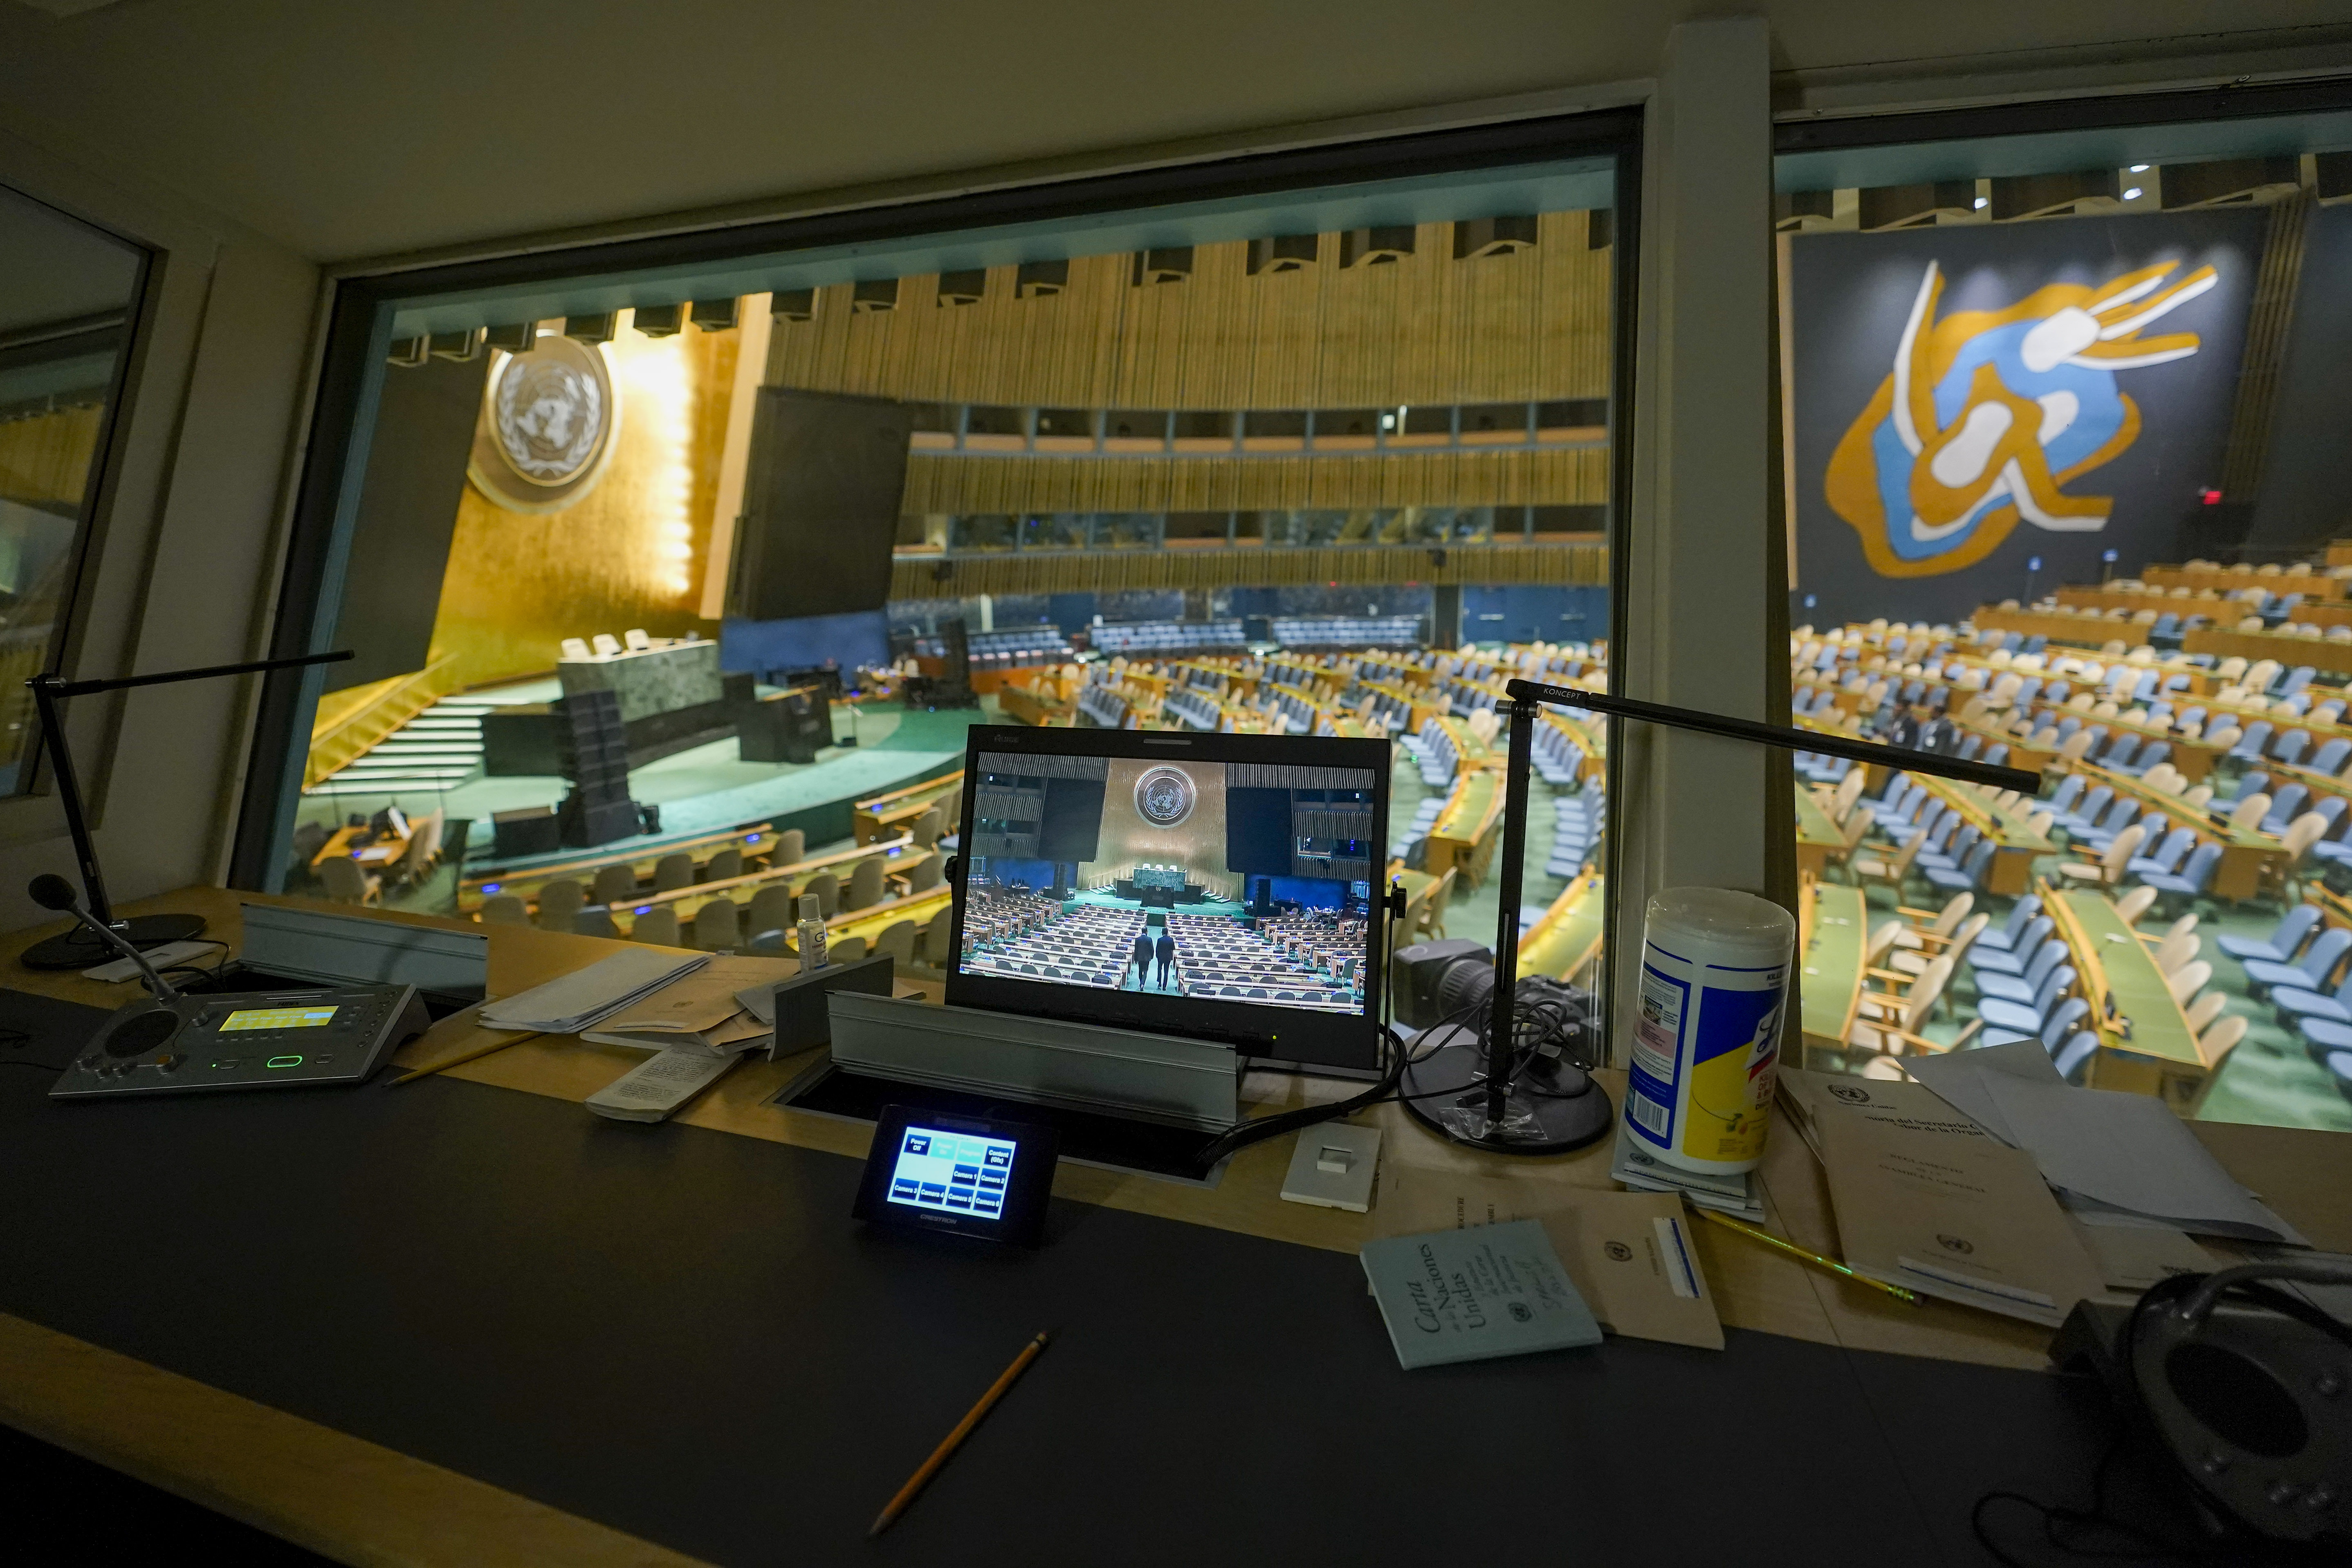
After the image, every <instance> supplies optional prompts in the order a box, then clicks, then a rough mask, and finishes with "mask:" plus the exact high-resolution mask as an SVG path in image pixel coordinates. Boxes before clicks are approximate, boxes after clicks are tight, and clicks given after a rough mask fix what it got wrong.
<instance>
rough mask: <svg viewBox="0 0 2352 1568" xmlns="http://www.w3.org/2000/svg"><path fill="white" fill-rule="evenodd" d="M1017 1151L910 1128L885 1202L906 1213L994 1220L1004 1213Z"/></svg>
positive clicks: (1008, 1144) (966, 1136) (1002, 1141)
mask: <svg viewBox="0 0 2352 1568" xmlns="http://www.w3.org/2000/svg"><path fill="white" fill-rule="evenodd" d="M1019 1147H1020V1145H1018V1144H1016V1143H1014V1142H1013V1141H1012V1140H1011V1139H1009V1138H978V1137H974V1136H973V1135H972V1134H971V1133H969V1132H942V1131H939V1130H938V1129H937V1128H932V1127H909V1128H908V1129H907V1131H906V1132H905V1134H904V1135H903V1136H902V1137H901V1139H900V1141H899V1143H898V1164H897V1165H896V1166H895V1167H893V1168H892V1170H891V1172H890V1192H889V1201H890V1202H892V1203H894V1204H903V1205H906V1206H907V1207H908V1208H922V1209H938V1210H940V1211H941V1212H942V1213H946V1214H961V1215H971V1216H973V1217H974V1218H976V1219H995V1218H997V1217H998V1216H999V1215H1001V1214H1002V1213H1003V1208H1004V1184H1005V1182H1006V1181H1007V1180H1008V1179H1009V1178H1010V1177H1011V1176H1012V1174H1013V1152H1014V1150H1016V1149H1017V1148H1019Z"/></svg>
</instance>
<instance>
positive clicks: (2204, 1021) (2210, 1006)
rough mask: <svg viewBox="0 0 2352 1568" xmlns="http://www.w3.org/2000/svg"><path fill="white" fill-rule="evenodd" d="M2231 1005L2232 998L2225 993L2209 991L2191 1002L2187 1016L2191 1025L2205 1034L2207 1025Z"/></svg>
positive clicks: (2186, 1010) (2186, 1012)
mask: <svg viewBox="0 0 2352 1568" xmlns="http://www.w3.org/2000/svg"><path fill="white" fill-rule="evenodd" d="M2229 1005H2230V998H2229V997H2228V996H2227V995H2226V994H2223V993H2221V992H2219V991H2208V992H2207V993H2205V994H2204V995H2202V996H2200V997H2199V998H2197V1000H2196V1001H2194V1002H2191V1003H2190V1004H2189V1006H2188V1007H2187V1008H2186V1009H2185V1016H2187V1018H2188V1019H2189V1027H2190V1028H2191V1029H2194V1030H2195V1031H2197V1033H2199V1034H2200V1035H2201V1034H2203V1033H2204V1032H2205V1026H2206V1025H2208V1024H2210V1023H2211V1022H2212V1021H2213V1020H2214V1019H2216V1018H2218V1017H2220V1016H2221V1015H2222V1014H2223V1013H2224V1012H2225V1011H2227V1010H2228V1008H2229Z"/></svg>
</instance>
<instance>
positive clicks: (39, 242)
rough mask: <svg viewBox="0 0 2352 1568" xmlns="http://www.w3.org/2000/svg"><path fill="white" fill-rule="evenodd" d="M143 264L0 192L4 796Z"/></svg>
mask: <svg viewBox="0 0 2352 1568" xmlns="http://www.w3.org/2000/svg"><path fill="white" fill-rule="evenodd" d="M145 262H146V258H145V256H144V254H143V253H142V252H141V251H140V250H138V249H136V248H135V247H132V246H131V245H129V244H127V243H125V242H124V241H122V240H120V239H117V238H115V237H113V236H111V235H109V234H105V233H102V232H100V230H98V229H95V228H92V227H90V226H89V225H87V224H84V223H81V222H79V221H78V220H76V219H74V218H70V217H68V216H66V215H65V214H63V213H61V212H58V211H57V210H55V209H54V208H51V207H48V206H45V205H41V204H40V203H37V202H35V201H32V200H30V199H28V198H26V197H25V196H22V195H17V194H16V193H15V192H13V191H9V190H7V189H5V188H0V791H5V792H6V793H10V794H15V793H17V792H20V791H23V790H26V789H29V788H31V787H32V784H33V780H32V778H31V777H30V776H29V775H30V774H31V772H32V770H31V768H30V767H29V765H28V758H29V757H30V755H31V754H32V745H31V742H32V738H33V731H34V723H35V721H34V715H33V707H32V702H31V700H30V698H29V696H28V694H27V693H26V689H25V682H26V680H27V679H31V678H32V677H33V676H35V675H37V674H39V673H41V672H42V671H44V670H53V669H55V668H57V662H58V658H59V655H60V652H61V650H62V647H63V646H64V644H63V639H64V636H65V630H66V617H67V614H68V607H69V606H70V605H71V604H72V602H73V598H74V592H75V585H76V577H77V574H78V573H79V570H80V566H81V562H82V555H83V550H84V546H85V544H86V542H87V540H88V537H89V518H90V515H91V510H92V508H93V506H94V505H95V502H96V500H97V495H98V489H99V480H100V470H101V467H102V462H103V457H104V454H105V451H106V444H107V437H108V432H109V428H110V415H111V413H112V411H113V408H114V406H115V404H116V402H117V399H118V389H119V384H120V382H121V372H122V366H123V363H124V358H125V355H124V351H125V349H126V347H127V346H128V343H129V340H130V332H131V324H132V318H133V316H134V314H135V312H136V310H137V307H138V301H139V296H140V289H141V280H142V275H143V273H144V270H145Z"/></svg>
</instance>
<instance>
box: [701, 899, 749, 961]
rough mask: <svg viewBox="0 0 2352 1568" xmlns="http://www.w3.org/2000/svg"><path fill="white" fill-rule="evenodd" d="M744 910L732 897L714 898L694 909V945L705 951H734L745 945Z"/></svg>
mask: <svg viewBox="0 0 2352 1568" xmlns="http://www.w3.org/2000/svg"><path fill="white" fill-rule="evenodd" d="M741 916H742V911H741V910H739V909H737V908H736V907H735V900H732V899H712V900H709V902H707V903H705V904H704V905H703V906H702V907H701V908H700V909H698V910H695V911H694V945H695V946H697V947H698V948H700V949H702V951H703V952H734V951H735V950H736V949H738V948H740V947H741V946H742V945H743V923H742V919H741Z"/></svg>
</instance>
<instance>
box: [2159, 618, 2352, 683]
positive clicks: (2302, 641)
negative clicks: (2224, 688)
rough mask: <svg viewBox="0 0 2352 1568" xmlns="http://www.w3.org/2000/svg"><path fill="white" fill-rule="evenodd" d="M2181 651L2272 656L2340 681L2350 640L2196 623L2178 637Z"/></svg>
mask: <svg viewBox="0 0 2352 1568" xmlns="http://www.w3.org/2000/svg"><path fill="white" fill-rule="evenodd" d="M2180 647H2181V649H2182V651H2184V652H2187V653H2210V654H2211V655H2213V657H2215V658H2244V659H2249V660H2252V659H2264V658H2274V659H2276V660H2278V661H2279V663H2281V664H2282V665H2284V666H2285V667H2286V668H2289V669H2293V668H2295V667H2296V666H2298V665H2305V664H2307V665H2309V666H2311V667H2312V668H2314V669H2315V670H2318V671H2319V672H2320V673H2321V674H2323V675H2331V676H2334V677H2335V678H2336V680H2337V681H2339V682H2340V681H2342V680H2343V679H2345V677H2346V676H2347V674H2352V642H2330V641H2328V640H2327V639H2326V637H2288V636H2287V635H2285V634H2284V633H2283V632H2241V631H2224V630H2222V629H2221V628H2220V627H2218V626H2200V627H2198V628H2197V629H2196V630H2195V631H2193V632H2189V633H2187V634H2185V635H2183V637H2181V639H2180Z"/></svg>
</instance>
